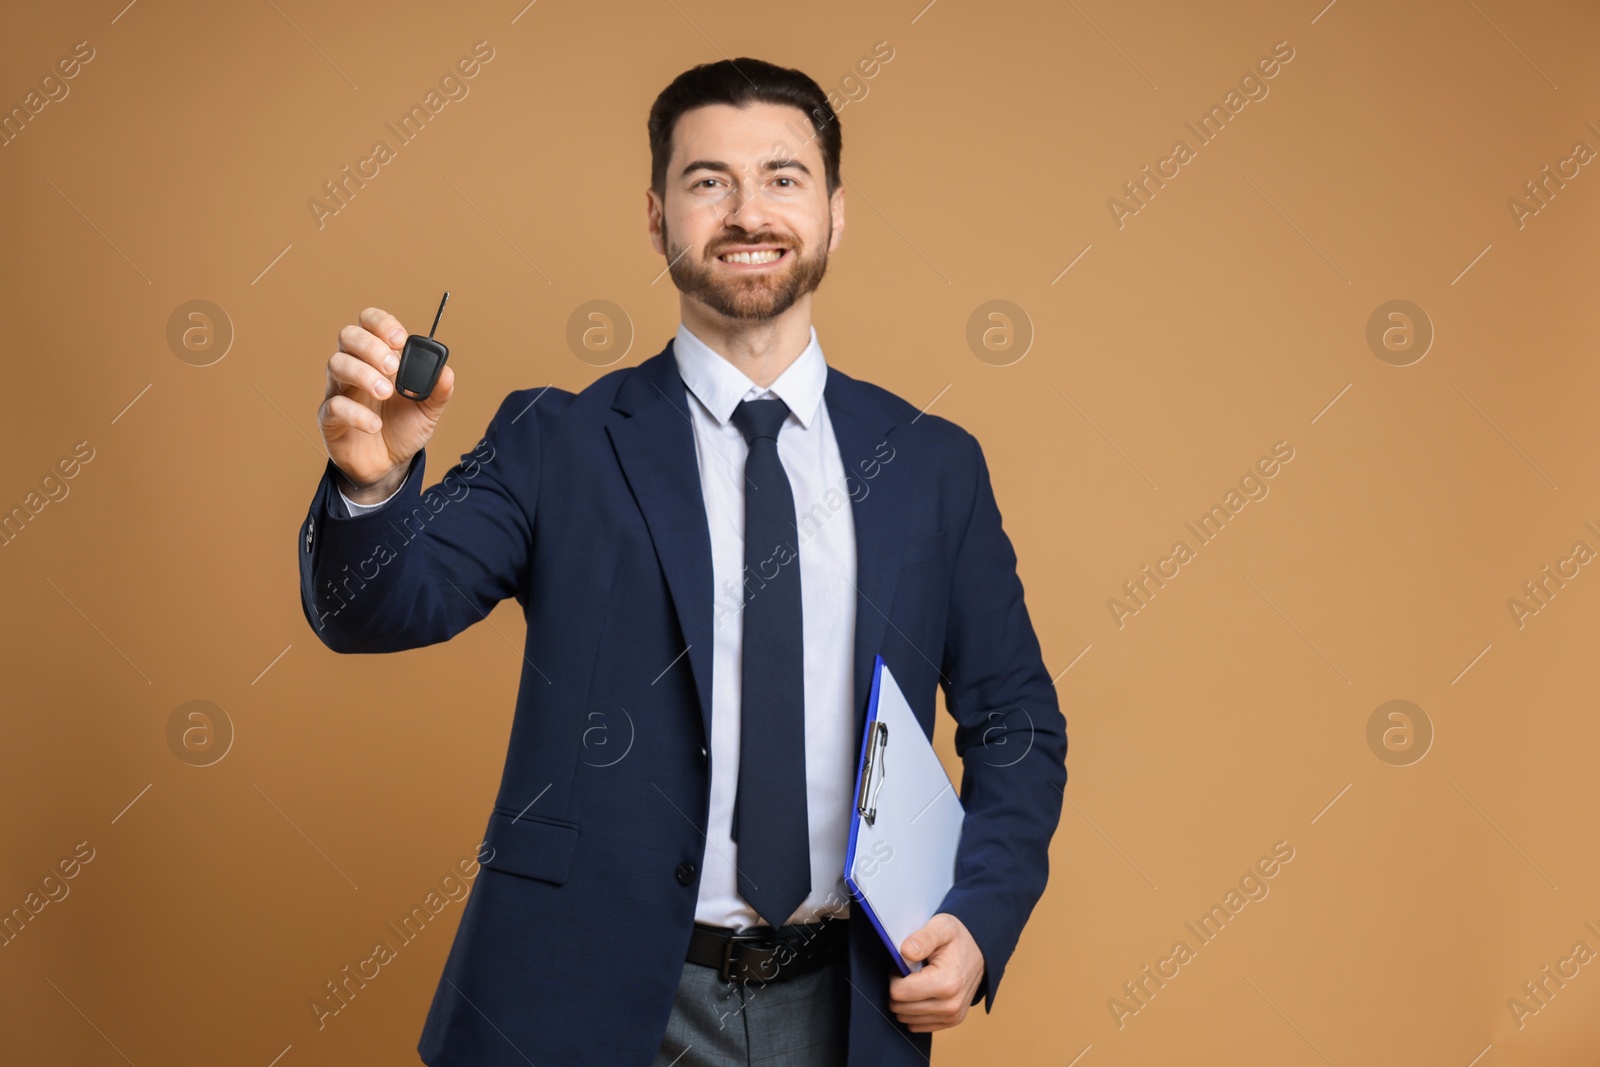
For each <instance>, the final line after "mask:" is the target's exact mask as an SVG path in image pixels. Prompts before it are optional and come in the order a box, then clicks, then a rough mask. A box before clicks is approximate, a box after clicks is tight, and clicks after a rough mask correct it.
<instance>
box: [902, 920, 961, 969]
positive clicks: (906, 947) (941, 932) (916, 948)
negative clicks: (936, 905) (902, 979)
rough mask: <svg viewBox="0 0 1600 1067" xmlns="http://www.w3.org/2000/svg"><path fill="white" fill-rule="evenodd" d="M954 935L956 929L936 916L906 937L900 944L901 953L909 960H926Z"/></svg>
mask: <svg viewBox="0 0 1600 1067" xmlns="http://www.w3.org/2000/svg"><path fill="white" fill-rule="evenodd" d="M954 936H955V931H954V930H952V929H951V928H950V925H949V924H948V923H945V922H941V921H940V918H939V916H934V918H932V919H930V920H928V922H927V923H926V924H925V925H924V926H923V927H922V929H920V930H918V931H917V932H916V933H914V934H912V935H911V936H910V937H908V938H906V939H905V941H904V942H903V943H902V944H901V945H900V954H901V955H902V956H904V957H905V958H906V959H908V960H925V959H927V958H928V957H929V956H931V955H933V954H934V952H935V951H937V950H938V948H939V946H940V945H943V944H945V943H946V942H948V941H950V940H951V938H953V937H954Z"/></svg>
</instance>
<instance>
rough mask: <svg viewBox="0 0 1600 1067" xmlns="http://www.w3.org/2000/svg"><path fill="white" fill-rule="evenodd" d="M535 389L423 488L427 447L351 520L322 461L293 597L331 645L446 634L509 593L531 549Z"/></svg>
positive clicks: (425, 641) (522, 578)
mask: <svg viewBox="0 0 1600 1067" xmlns="http://www.w3.org/2000/svg"><path fill="white" fill-rule="evenodd" d="M542 394H543V390H533V389H524V390H517V391H515V392H513V393H511V394H510V395H509V396H507V397H506V399H505V400H504V401H502V403H501V405H500V409H499V411H498V412H496V414H495V416H494V418H493V419H492V420H491V421H490V423H489V428H488V431H487V432H486V433H485V434H484V437H483V439H482V440H480V441H479V442H478V444H477V445H476V446H475V447H474V448H473V449H472V450H471V451H470V452H465V453H463V454H462V456H461V459H460V461H459V462H458V463H456V465H455V466H453V467H452V468H450V470H449V471H447V472H446V473H445V475H444V477H443V478H442V479H440V481H439V482H438V484H436V485H433V486H431V487H430V488H428V489H427V490H423V488H422V484H423V474H424V471H425V469H426V466H427V450H426V449H423V450H422V451H419V452H418V453H417V454H416V455H415V456H413V457H412V460H411V466H410V468H409V469H408V471H407V474H406V480H405V482H404V484H403V485H401V487H400V489H399V491H398V492H396V493H395V495H394V496H393V497H391V498H390V499H389V500H388V501H387V502H386V503H384V504H383V505H382V506H380V507H378V508H376V509H374V510H371V511H365V512H363V513H362V514H359V515H354V516H352V515H351V514H350V512H349V509H348V508H346V507H345V505H344V498H343V495H342V494H341V492H340V491H339V483H338V482H337V481H336V478H338V477H339V471H338V468H337V467H336V466H335V465H334V463H333V461H332V460H331V459H330V460H328V463H327V466H326V467H325V468H324V469H323V474H322V481H321V483H320V484H319V485H318V486H317V490H316V493H315V494H314V496H313V497H312V500H311V507H310V510H309V513H308V514H307V516H306V519H305V522H304V523H303V524H302V526H301V529H300V541H299V545H298V549H299V557H300V602H301V607H302V608H303V609H304V611H305V616H306V621H307V622H309V623H310V624H311V628H312V629H313V630H314V631H315V632H316V634H317V637H318V638H320V639H321V641H322V643H323V644H325V645H327V646H328V647H329V648H331V649H333V650H334V651H335V652H398V651H401V650H403V649H408V648H417V647H420V646H423V645H431V644H435V643H437V642H440V641H446V640H449V639H450V638H451V637H454V636H455V635H456V634H458V633H460V632H461V631H462V630H464V629H466V628H467V627H468V626H470V625H472V624H473V623H475V622H477V621H478V620H479V619H482V618H484V617H485V616H486V615H487V614H488V613H489V611H490V609H492V608H493V607H494V606H495V605H496V604H498V603H499V602H500V601H502V600H504V599H506V598H507V597H510V596H517V597H518V598H519V599H521V598H522V597H523V595H524V593H523V591H524V590H525V589H526V586H527V580H528V568H529V560H530V557H531V554H532V549H533V528H534V513H535V507H536V503H537V500H538V490H539V422H538V419H539V415H538V406H537V404H536V402H537V400H538V398H539V396H541V395H542Z"/></svg>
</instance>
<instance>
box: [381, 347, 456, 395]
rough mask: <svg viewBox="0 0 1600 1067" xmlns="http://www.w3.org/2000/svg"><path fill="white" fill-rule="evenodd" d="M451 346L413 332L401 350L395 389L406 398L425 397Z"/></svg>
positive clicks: (431, 390)
mask: <svg viewBox="0 0 1600 1067" xmlns="http://www.w3.org/2000/svg"><path fill="white" fill-rule="evenodd" d="M449 358H450V349H449V348H447V347H445V345H444V344H443V343H441V342H439V341H436V340H434V339H433V338H431V337H423V336H422V335H421V334H416V333H414V334H412V335H411V336H410V337H407V338H406V346H405V348H404V349H402V350H401V352H400V367H399V369H398V370H396V371H395V374H394V391H395V392H396V393H399V394H400V395H401V396H403V397H406V398H407V399H409V400H426V399H428V396H429V394H431V393H432V392H433V387H434V386H435V385H437V384H439V372H440V371H442V370H444V362H445V360H447V359H449Z"/></svg>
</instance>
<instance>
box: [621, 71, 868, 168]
mask: <svg viewBox="0 0 1600 1067" xmlns="http://www.w3.org/2000/svg"><path fill="white" fill-rule="evenodd" d="M756 102H759V103H763V104H787V105H789V106H791V107H797V108H799V109H800V110H801V111H803V112H805V114H806V117H807V118H808V119H810V120H811V128H812V131H813V132H812V134H811V137H814V138H815V139H816V140H817V142H818V147H819V148H820V149H821V150H822V163H823V170H824V172H825V175H826V179H827V187H828V195H829V196H832V195H833V191H834V190H835V189H837V188H838V187H839V155H840V152H841V151H842V150H843V148H844V140H843V137H842V135H841V133H840V130H839V117H838V116H837V115H835V114H834V111H833V107H832V105H830V104H829V103H828V94H827V93H825V92H823V91H822V87H821V86H819V85H818V84H817V83H816V82H814V81H812V80H811V78H810V77H808V76H807V75H806V74H804V73H803V72H801V71H798V70H791V69H790V68H788V67H780V66H776V65H774V64H772V63H767V62H764V61H762V60H759V59H750V58H748V57H743V56H741V57H740V58H738V59H724V60H721V61H719V62H716V63H702V64H701V65H700V66H698V67H692V68H690V69H689V70H686V71H684V72H683V73H682V74H680V75H678V76H677V77H676V78H674V79H673V80H672V84H671V85H669V86H667V87H666V88H665V89H663V90H661V95H660V96H658V97H656V102H655V103H654V104H653V105H651V108H650V187H651V188H653V189H654V190H655V191H656V195H657V196H661V197H663V198H665V196H666V182H667V164H668V163H669V162H670V161H671V158H672V133H673V130H674V129H675V128H676V127H677V124H678V119H679V118H680V117H681V116H682V115H683V113H684V112H686V111H691V110H693V109H694V108H697V107H705V106H706V105H708V104H730V105H732V106H734V107H744V106H745V105H746V104H749V103H756ZM810 139H811V138H807V140H810ZM785 144H786V145H787V142H785ZM788 150H789V151H791V152H794V151H798V150H799V145H788Z"/></svg>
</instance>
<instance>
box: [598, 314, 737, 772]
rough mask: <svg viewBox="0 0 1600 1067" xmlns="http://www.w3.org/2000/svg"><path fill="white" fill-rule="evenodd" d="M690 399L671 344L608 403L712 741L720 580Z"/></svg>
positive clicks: (614, 440) (610, 429) (611, 428)
mask: <svg viewBox="0 0 1600 1067" xmlns="http://www.w3.org/2000/svg"><path fill="white" fill-rule="evenodd" d="M689 403H690V401H689V393H688V390H687V389H685V388H684V384H683V379H682V378H681V377H679V375H678V366H677V361H676V359H675V358H674V356H673V354H672V342H671V341H668V342H667V347H666V348H664V349H662V350H661V352H660V353H658V354H657V355H655V356H652V357H651V358H650V359H647V360H645V361H644V362H643V363H641V364H639V366H638V367H636V368H634V370H633V373H631V374H629V375H627V376H626V377H624V378H623V380H622V384H621V386H619V387H618V389H617V398H616V400H614V401H613V402H612V405H611V406H612V408H613V409H614V410H616V411H618V412H621V413H622V414H623V415H625V416H627V418H621V419H613V420H612V421H611V422H610V423H608V424H607V426H606V432H607V433H608V434H610V436H611V444H612V447H613V448H615V449H616V451H617V461H618V462H619V463H621V464H622V472H623V475H624V476H625V477H626V478H627V479H628V485H629V487H630V488H632V490H633V496H634V499H635V500H636V501H638V503H639V510H640V511H642V512H644V519H645V524H646V525H647V526H649V528H650V539H651V541H653V542H654V543H655V547H656V558H657V559H659V560H660V561H661V569H662V571H663V572H664V573H665V574H666V578H667V587H668V589H670V590H671V592H672V604H673V609H674V610H675V611H676V612H677V615H678V625H679V626H681V627H682V628H683V633H684V636H685V639H686V640H687V641H688V643H689V648H688V652H687V658H688V661H689V668H690V670H691V671H693V673H694V684H695V693H696V695H697V696H698V697H699V701H700V723H701V726H702V727H703V729H704V730H705V738H706V744H707V745H708V746H709V745H710V744H711V650H712V644H711V632H712V592H713V588H714V586H713V583H714V581H715V578H714V575H713V573H712V569H711V528H710V525H709V524H708V523H707V521H706V505H705V497H704V495H703V494H702V493H701V490H700V468H699V465H698V463H697V461H696V458H695V445H694V422H693V419H692V416H691V414H690V411H689ZM662 666H663V667H665V666H666V665H665V664H663V665H662Z"/></svg>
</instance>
